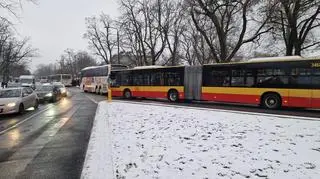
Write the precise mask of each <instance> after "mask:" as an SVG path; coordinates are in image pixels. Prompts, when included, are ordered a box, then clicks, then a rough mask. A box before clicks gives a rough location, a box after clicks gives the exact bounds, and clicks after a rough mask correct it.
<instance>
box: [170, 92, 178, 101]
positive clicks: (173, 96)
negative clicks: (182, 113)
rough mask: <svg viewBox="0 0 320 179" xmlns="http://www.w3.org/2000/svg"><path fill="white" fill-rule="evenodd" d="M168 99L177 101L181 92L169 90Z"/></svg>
mask: <svg viewBox="0 0 320 179" xmlns="http://www.w3.org/2000/svg"><path fill="white" fill-rule="evenodd" d="M168 99H169V101H171V102H177V101H178V100H179V93H178V91H177V90H170V91H169V92H168Z"/></svg>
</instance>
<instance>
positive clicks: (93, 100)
mask: <svg viewBox="0 0 320 179" xmlns="http://www.w3.org/2000/svg"><path fill="white" fill-rule="evenodd" d="M85 96H86V97H87V98H89V99H90V101H92V102H94V103H95V104H98V103H99V102H98V101H96V100H95V99H93V98H92V97H90V96H88V95H85Z"/></svg>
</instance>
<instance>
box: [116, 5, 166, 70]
mask: <svg viewBox="0 0 320 179" xmlns="http://www.w3.org/2000/svg"><path fill="white" fill-rule="evenodd" d="M121 7H122V8H123V9H124V13H123V14H122V17H121V19H123V20H122V22H123V23H122V24H125V25H126V27H127V29H126V31H130V32H131V33H132V34H133V35H129V36H127V40H126V41H127V43H131V44H130V45H132V47H133V49H132V50H134V51H133V52H135V53H136V55H135V56H136V57H137V59H141V58H142V62H143V65H154V64H156V63H157V62H158V61H159V59H160V57H161V55H162V54H163V52H164V50H165V47H166V44H167V39H166V35H167V33H168V30H169V20H170V13H168V11H167V10H168V3H167V1H164V0H152V1H147V0H140V1H133V0H122V1H121ZM123 26H124V25H123ZM128 37H129V38H128ZM135 44H137V45H135Z"/></svg>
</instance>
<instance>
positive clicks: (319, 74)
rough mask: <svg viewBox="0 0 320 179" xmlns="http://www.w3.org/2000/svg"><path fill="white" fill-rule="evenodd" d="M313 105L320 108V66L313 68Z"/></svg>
mask: <svg viewBox="0 0 320 179" xmlns="http://www.w3.org/2000/svg"><path fill="white" fill-rule="evenodd" d="M311 100H312V101H311V106H312V107H314V108H320V68H314V69H313V75H312V99H311Z"/></svg>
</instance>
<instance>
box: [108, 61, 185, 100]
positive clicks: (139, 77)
mask: <svg viewBox="0 0 320 179" xmlns="http://www.w3.org/2000/svg"><path fill="white" fill-rule="evenodd" d="M111 80H112V85H111V90H112V96H123V97H124V98H127V99H129V98H131V97H145V98H168V99H169V100H170V101H178V100H179V99H183V98H184V67H183V66H181V67H162V66H150V67H138V68H134V69H127V70H113V71H111Z"/></svg>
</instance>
